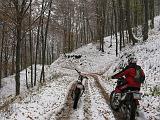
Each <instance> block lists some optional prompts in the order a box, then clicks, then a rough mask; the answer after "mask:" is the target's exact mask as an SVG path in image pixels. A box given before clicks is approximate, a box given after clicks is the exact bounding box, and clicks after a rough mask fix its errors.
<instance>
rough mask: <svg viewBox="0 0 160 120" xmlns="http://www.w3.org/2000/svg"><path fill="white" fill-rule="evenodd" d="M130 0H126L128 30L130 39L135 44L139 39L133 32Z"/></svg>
mask: <svg viewBox="0 0 160 120" xmlns="http://www.w3.org/2000/svg"><path fill="white" fill-rule="evenodd" d="M130 16H131V15H130V0H126V21H127V30H128V34H129V40H130V41H132V43H133V45H135V43H137V42H138V41H137V40H136V39H135V38H134V36H133V33H132V26H131V20H130Z"/></svg>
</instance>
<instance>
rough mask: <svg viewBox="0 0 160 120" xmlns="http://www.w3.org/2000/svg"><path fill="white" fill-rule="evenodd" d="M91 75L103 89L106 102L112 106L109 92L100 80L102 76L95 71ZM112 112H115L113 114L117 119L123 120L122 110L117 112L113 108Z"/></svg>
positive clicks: (102, 92)
mask: <svg viewBox="0 0 160 120" xmlns="http://www.w3.org/2000/svg"><path fill="white" fill-rule="evenodd" d="M89 75H90V76H91V77H93V78H94V80H95V82H96V85H97V87H98V88H99V89H100V90H101V94H102V96H103V98H104V99H105V101H106V103H107V104H108V105H109V106H110V103H109V99H110V97H109V94H108V93H107V92H106V91H105V89H104V88H103V87H102V85H101V84H100V82H99V78H98V76H100V75H99V74H95V73H94V74H92V73H91V74H89ZM110 109H111V107H110ZM111 110H112V109H111ZM112 112H113V115H114V117H115V119H116V120H123V119H122V115H121V113H120V112H115V111H113V110H112Z"/></svg>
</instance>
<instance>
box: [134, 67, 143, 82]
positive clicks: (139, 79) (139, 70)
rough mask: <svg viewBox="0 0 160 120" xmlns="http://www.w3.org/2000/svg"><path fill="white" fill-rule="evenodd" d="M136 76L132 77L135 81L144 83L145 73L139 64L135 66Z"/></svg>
mask: <svg viewBox="0 0 160 120" xmlns="http://www.w3.org/2000/svg"><path fill="white" fill-rule="evenodd" d="M135 69H136V76H135V77H134V78H135V80H136V81H137V82H140V83H144V80H145V75H144V72H143V70H142V68H141V67H140V66H136V68H135Z"/></svg>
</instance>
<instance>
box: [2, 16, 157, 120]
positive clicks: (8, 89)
mask: <svg viewBox="0 0 160 120" xmlns="http://www.w3.org/2000/svg"><path fill="white" fill-rule="evenodd" d="M159 23H160V16H159V17H156V18H155V26H156V27H155V29H153V30H150V32H149V39H148V40H147V41H146V42H145V43H138V44H136V45H135V46H127V47H126V48H124V49H123V50H122V51H121V53H120V54H119V55H118V57H116V55H115V42H113V46H112V47H110V48H108V47H109V41H110V37H106V38H105V52H104V53H102V52H100V51H99V50H98V49H97V46H98V45H97V44H93V43H90V44H88V45H85V46H83V47H81V48H79V49H77V50H75V51H73V52H72V53H70V54H71V55H74V54H77V55H82V57H81V58H80V59H74V58H65V57H64V56H63V55H61V57H59V58H58V59H57V60H56V61H55V62H54V63H52V64H51V65H50V66H45V68H46V69H45V71H46V80H47V84H46V85H44V86H41V87H35V88H33V90H32V92H30V91H28V90H27V89H26V86H25V70H23V71H22V72H21V95H20V96H19V99H18V98H17V100H16V101H14V102H13V103H12V104H10V105H8V107H7V110H6V109H5V110H1V111H0V119H1V120H13V119H17V120H31V119H33V120H48V119H51V120H54V119H55V118H56V117H57V113H59V112H60V111H63V110H64V111H65V109H68V108H66V102H67V100H68V96H69V90H70V89H71V87H72V84H73V83H74V82H75V81H76V80H77V78H78V74H77V72H76V71H75V70H74V69H75V68H77V69H78V70H79V71H81V72H82V73H84V74H87V75H88V78H89V79H88V80H85V81H84V84H85V89H86V90H85V93H84V94H83V96H82V97H81V98H80V101H79V103H78V109H77V110H73V109H71V111H68V112H66V115H68V117H69V119H71V120H82V119H92V120H105V119H106V118H107V119H109V120H115V117H114V114H113V113H112V111H111V108H110V106H109V105H108V103H107V102H106V98H105V96H104V95H103V92H102V90H101V89H100V88H99V87H98V86H97V83H96V79H98V80H99V83H100V85H101V86H102V88H103V89H104V91H105V93H107V94H108V95H109V94H110V93H111V91H112V90H113V89H114V87H115V80H108V79H107V78H108V77H109V76H111V75H113V74H115V73H116V72H117V71H114V70H115V68H117V66H118V65H120V64H124V65H125V62H126V60H127V59H126V54H128V53H130V52H133V53H134V54H135V55H136V56H137V58H138V64H139V65H140V66H141V67H142V68H143V69H144V72H145V74H146V81H145V83H144V85H143V86H142V89H141V92H142V93H143V98H142V100H141V101H140V105H141V106H140V108H139V113H140V116H139V117H138V118H137V120H160V80H159V78H160V62H159V59H160V54H159V53H160V31H159V28H160V25H159ZM122 60H123V61H124V62H122ZM28 71H30V70H29V68H28ZM40 71H41V66H40V65H38V71H37V73H38V75H37V78H39V75H40ZM28 76H30V73H29V75H28ZM29 80H30V78H29ZM2 85H3V88H2V89H1V91H0V93H1V94H0V103H1V104H3V103H4V102H5V101H6V100H8V99H9V98H10V96H12V97H13V96H14V94H15V82H14V75H13V76H9V77H7V78H4V79H3V80H2ZM70 102H71V103H72V102H73V101H70ZM71 107H72V106H71Z"/></svg>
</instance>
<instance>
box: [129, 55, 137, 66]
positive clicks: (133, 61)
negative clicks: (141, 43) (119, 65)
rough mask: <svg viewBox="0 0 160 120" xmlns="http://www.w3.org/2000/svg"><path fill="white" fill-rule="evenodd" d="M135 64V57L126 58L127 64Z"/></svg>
mask: <svg viewBox="0 0 160 120" xmlns="http://www.w3.org/2000/svg"><path fill="white" fill-rule="evenodd" d="M131 63H137V58H136V57H135V56H129V57H128V64H131Z"/></svg>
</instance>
